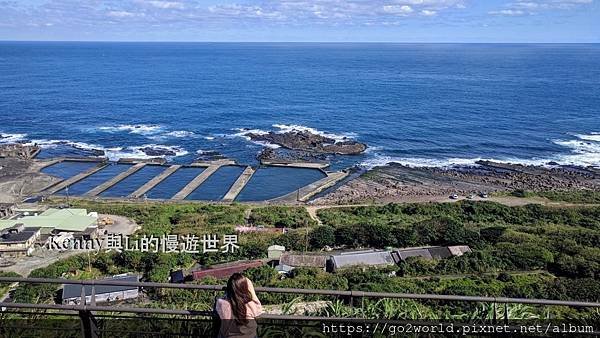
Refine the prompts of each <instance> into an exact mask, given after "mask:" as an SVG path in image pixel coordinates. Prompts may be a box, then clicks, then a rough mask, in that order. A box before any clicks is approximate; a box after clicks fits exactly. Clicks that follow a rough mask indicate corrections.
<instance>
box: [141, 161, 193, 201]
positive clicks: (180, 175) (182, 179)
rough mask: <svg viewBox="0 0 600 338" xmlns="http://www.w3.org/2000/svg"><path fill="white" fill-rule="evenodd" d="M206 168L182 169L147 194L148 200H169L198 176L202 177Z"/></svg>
mask: <svg viewBox="0 0 600 338" xmlns="http://www.w3.org/2000/svg"><path fill="white" fill-rule="evenodd" d="M203 171H204V168H198V167H182V168H179V169H177V171H175V172H174V173H172V174H171V175H169V176H168V177H167V178H165V179H164V180H163V181H162V182H160V183H159V184H157V185H156V186H155V187H154V188H152V189H151V190H150V191H148V192H147V193H146V196H147V197H148V198H157V199H169V198H171V197H173V196H174V195H175V194H176V193H178V192H179V191H180V190H181V189H183V187H185V186H186V185H187V184H188V183H190V181H191V180H193V179H194V178H195V177H196V176H198V175H200V173H201V172H203Z"/></svg>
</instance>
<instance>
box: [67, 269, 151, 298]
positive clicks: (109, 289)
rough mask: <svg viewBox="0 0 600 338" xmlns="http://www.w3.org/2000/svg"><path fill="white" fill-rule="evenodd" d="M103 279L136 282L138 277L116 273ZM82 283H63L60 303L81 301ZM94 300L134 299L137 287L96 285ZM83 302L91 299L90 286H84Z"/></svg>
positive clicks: (137, 290)
mask: <svg viewBox="0 0 600 338" xmlns="http://www.w3.org/2000/svg"><path fill="white" fill-rule="evenodd" d="M105 280H119V281H124V282H138V281H139V277H138V276H137V275H128V274H123V275H116V276H113V277H111V278H107V279H105ZM82 287H83V286H82V285H77V284H65V285H64V286H63V291H62V303H63V304H69V305H76V304H80V303H81V291H82V290H81V289H82ZM95 289H96V290H95V293H96V297H95V299H96V302H97V303H106V302H116V301H122V300H126V299H135V298H137V297H138V296H139V288H138V287H137V286H117V285H96V286H95ZM84 293H85V302H86V304H89V303H90V302H91V301H92V286H91V285H86V286H85V290H84Z"/></svg>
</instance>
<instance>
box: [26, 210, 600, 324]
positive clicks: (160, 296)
mask: <svg viewBox="0 0 600 338" xmlns="http://www.w3.org/2000/svg"><path fill="white" fill-rule="evenodd" d="M77 206H78V207H85V208H88V209H90V210H94V211H99V212H101V213H113V214H120V215H124V216H128V217H132V218H133V219H134V220H135V221H136V222H138V224H141V225H142V227H143V228H142V230H141V231H140V234H154V235H162V234H168V233H178V234H187V233H191V234H197V235H200V236H201V235H203V234H213V233H214V234H228V233H233V231H234V229H233V227H234V226H236V225H240V224H242V225H248V224H255V225H256V224H260V225H265V226H266V227H277V226H285V227H288V228H291V230H290V231H288V232H287V233H285V234H280V233H269V232H261V233H252V234H242V235H240V239H239V241H240V250H239V251H238V252H236V253H234V254H222V253H216V254H212V253H211V254H194V255H190V254H156V253H133V252H124V253H115V252H111V253H102V254H98V255H96V256H92V257H91V259H90V260H88V258H87V256H77V257H72V258H69V259H67V260H65V261H61V262H57V263H54V264H52V265H50V266H48V267H46V268H43V269H38V270H35V271H34V272H33V273H32V274H31V276H32V277H35V276H44V277H61V276H66V277H69V278H87V277H86V276H96V275H111V274H115V273H122V272H138V273H139V274H140V275H141V276H142V278H143V280H149V281H161V282H164V281H166V279H167V276H168V273H169V271H170V270H171V269H177V268H190V267H192V266H193V265H194V264H195V263H196V262H198V263H200V264H204V265H211V264H215V263H219V262H225V261H234V260H239V259H255V258H264V257H265V256H266V248H267V247H268V246H269V245H272V244H280V245H284V246H286V248H287V249H288V250H290V249H291V250H298V251H302V250H313V251H314V250H320V249H322V248H323V247H325V246H330V247H337V248H358V247H374V248H380V249H382V248H385V247H387V246H391V247H409V246H422V245H458V244H461V245H462V244H466V245H469V246H470V247H471V248H472V249H473V252H472V253H468V254H465V255H463V256H461V257H451V258H448V259H443V260H435V261H428V260H423V259H419V258H411V259H408V260H407V261H405V262H403V263H401V264H400V265H398V266H392V267H386V268H368V267H360V268H355V269H350V270H342V271H339V272H337V273H326V272H324V271H322V270H318V269H307V268H302V269H296V270H294V271H293V272H292V273H291V274H290V275H289V276H287V277H286V278H281V276H280V275H279V274H277V272H276V271H275V270H274V269H272V268H270V267H267V266H263V267H260V268H256V269H251V270H249V271H247V274H248V275H249V276H250V278H252V279H253V280H254V282H255V284H256V285H257V286H270V287H290V288H310V289H336V290H363V291H380V292H401V293H435V294H454V295H473V296H474V295H477V296H495V297H524V298H548V299H561V300H582V301H594V302H597V301H599V300H600V207H595V206H581V207H568V208H556V207H544V206H540V205H528V206H522V207H508V206H504V205H501V204H497V203H491V202H472V201H464V202H458V203H442V204H436V203H430V204H389V205H385V206H369V207H348V208H331V209H322V210H320V211H319V213H318V216H319V217H320V219H321V221H322V223H323V225H321V226H317V225H316V223H315V222H314V221H312V220H311V219H310V217H309V215H308V214H307V213H306V211H305V210H304V208H300V207H274V206H273V207H271V206H269V207H259V208H252V209H251V210H250V208H251V207H250V206H246V205H232V206H226V205H203V204H189V205H188V204H181V205H175V204H148V205H146V204H124V203H92V202H77ZM201 283H205V284H207V283H208V284H223V283H224V281H222V280H215V279H205V280H203V281H201ZM56 290H57V286H34V287H21V286H20V287H19V288H18V289H17V290H16V292H15V295H14V297H15V299H17V300H19V301H36V302H40V301H48V300H50V299H52V298H53V297H54V296H55V295H56V294H55V292H56ZM216 295H217V293H214V292H199V291H187V290H162V291H150V293H149V296H150V299H151V300H153V302H150V303H149V304H148V305H147V306H157V307H158V306H161V307H172V308H176V307H186V308H194V309H201V310H207V309H210V308H211V306H212V303H213V301H214V297H215V296H216ZM260 297H261V299H262V300H263V302H264V303H265V304H282V303H288V304H291V302H292V301H294V299H295V298H297V297H295V296H292V295H285V294H275V293H269V294H261V295H260ZM301 300H302V301H315V300H326V301H329V303H327V304H328V305H327V307H325V308H322V309H321V310H318V311H317V312H318V313H321V314H327V313H329V314H331V315H334V314H344V313H346V314H349V315H357V314H360V315H365V316H371V317H381V316H390V318H402V317H404V318H406V316H408V317H410V316H412V315H414V313H419V314H421V315H422V316H423V317H424V318H451V317H452V316H469V315H472V314H474V313H477V315H478V316H480V315H481V316H483V317H485V316H489V314H490V308H487V307H485V306H479V307H478V306H477V305H476V304H462V303H461V304H456V303H454V304H452V303H445V304H440V303H436V302H427V301H419V302H415V301H385V302H382V303H377V302H375V301H373V302H371V301H364V300H363V303H361V304H360V306H359V308H360V309H357V304H354V305H355V306H354V307H352V308H350V307H348V304H347V300H344V303H339V302H338V301H339V299H336V298H332V297H322V296H305V297H302V299H301ZM373 304H375V305H373ZM369 306H374V307H375V308H377V309H379V310H376V311H375V310H373V309H371V310H369V309H368V307H369ZM486 306H487V305H486ZM386 308H388V309H389V308H394V309H395V310H394V311H393V312H390V311H388V310H385V309H386ZM512 309H513V310H511V311H514V314H513V317H514V316H521V317H522V318H528V317H531V316H538V317H539V318H547V317H548V316H551V317H554V316H556V317H561V318H563V317H564V318H566V317H569V318H571V317H577V316H584V317H586V316H587V317H590V316H598V314H597V313H593V312H589V311H587V310H586V311H576V310H574V309H563V308H552V311H554V312H552V311H549V310H548V308H544V309H538V308H535V307H522V308H518V307H514V308H512ZM344 311H346V312H344ZM353 311H355V312H353ZM356 311H358V312H356ZM361 311H362V312H361ZM411 311H412V312H411ZM415 311H416V312H415ZM544 311H546V312H544ZM544 316H546V317H544ZM452 318H454V317H452ZM511 318H512V317H511Z"/></svg>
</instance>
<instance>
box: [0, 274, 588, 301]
mask: <svg viewBox="0 0 600 338" xmlns="http://www.w3.org/2000/svg"><path fill="white" fill-rule="evenodd" d="M2 282H6V283H15V282H17V283H38V284H74V285H83V286H88V285H89V286H91V285H114V286H135V287H143V288H166V289H189V290H204V291H223V290H224V289H225V287H224V286H222V285H200V284H175V283H151V282H127V281H119V280H72V279H61V278H23V277H0V283H2ZM256 292H265V293H284V294H298V295H322V296H347V297H366V298H394V299H420V300H440V301H460V302H484V303H508V304H513V303H519V304H530V305H554V306H572V307H600V303H598V302H581V301H563V300H552V299H527V298H505V297H478V296H458V295H436V294H415V293H388V292H364V291H340V290H320V289H293V288H271V287H256Z"/></svg>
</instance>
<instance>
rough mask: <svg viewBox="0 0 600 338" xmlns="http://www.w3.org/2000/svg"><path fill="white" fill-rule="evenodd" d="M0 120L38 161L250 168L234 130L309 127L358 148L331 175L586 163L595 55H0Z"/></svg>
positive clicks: (325, 49)
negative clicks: (35, 148)
mask: <svg viewBox="0 0 600 338" xmlns="http://www.w3.org/2000/svg"><path fill="white" fill-rule="evenodd" d="M0 115H1V116H2V124H1V125H0V134H2V139H1V140H0V142H11V141H15V140H33V141H34V142H36V143H38V144H41V145H43V146H44V147H45V149H44V151H43V153H42V155H41V156H46V157H49V156H56V155H78V154H86V149H101V150H104V151H106V153H107V154H108V155H109V156H110V157H111V158H118V157H145V156H146V155H145V154H144V152H143V151H142V149H143V148H144V147H146V146H148V145H150V146H154V147H156V146H161V147H163V148H165V149H170V150H172V151H174V152H175V156H170V157H169V160H171V161H173V162H179V163H189V162H191V161H193V160H194V159H195V158H196V157H197V156H198V154H200V153H202V152H206V151H218V152H220V153H222V154H224V155H225V156H228V157H231V158H233V159H237V160H238V161H239V162H241V163H247V164H255V156H256V154H257V152H258V151H259V150H260V149H261V147H262V146H261V145H257V144H254V143H252V142H249V141H248V140H247V139H245V138H244V137H243V133H242V132H240V130H238V129H237V128H250V129H257V130H263V131H268V130H277V131H279V130H289V129H292V128H313V129H314V131H317V132H322V133H327V134H331V135H333V136H340V137H342V136H349V137H353V138H355V139H357V140H360V141H363V142H366V143H367V144H369V146H370V148H369V150H368V151H367V153H365V154H364V155H360V156H349V157H335V158H332V161H333V163H334V168H336V167H346V166H350V165H354V164H362V165H365V166H371V165H375V164H382V163H385V162H388V161H396V162H401V163H406V164H412V165H445V164H449V163H466V164H468V163H472V162H473V161H474V160H476V159H480V158H483V159H497V160H504V161H512V162H525V163H545V162H547V161H557V162H561V163H575V164H584V165H590V164H593V165H599V164H600V134H599V133H600V45H485V44H483V45H464V44H431V45H412V44H209V43H189V44H184V43H41V42H40V43H15V42H2V43H0ZM73 146H75V147H76V148H77V149H76V148H73Z"/></svg>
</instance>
